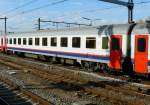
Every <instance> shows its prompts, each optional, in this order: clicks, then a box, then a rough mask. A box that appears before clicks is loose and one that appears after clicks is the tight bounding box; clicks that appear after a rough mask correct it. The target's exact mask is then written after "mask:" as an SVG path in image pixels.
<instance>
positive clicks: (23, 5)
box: [3, 0, 39, 15]
mask: <svg viewBox="0 0 150 105" xmlns="http://www.w3.org/2000/svg"><path fill="white" fill-rule="evenodd" d="M37 1H39V0H30V1H29V2H26V3H24V4H22V5H19V6H17V7H15V8H12V9H10V10H8V11H6V12H5V13H3V14H5V15H6V14H9V13H12V12H14V11H16V10H18V9H20V8H24V7H26V6H28V5H30V4H33V3H35V2H37Z"/></svg>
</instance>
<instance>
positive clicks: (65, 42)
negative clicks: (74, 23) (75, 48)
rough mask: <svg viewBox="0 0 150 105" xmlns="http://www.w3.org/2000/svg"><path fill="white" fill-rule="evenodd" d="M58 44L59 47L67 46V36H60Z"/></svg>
mask: <svg viewBox="0 0 150 105" xmlns="http://www.w3.org/2000/svg"><path fill="white" fill-rule="evenodd" d="M60 46H61V47H67V46H68V38H67V37H62V38H61V43H60Z"/></svg>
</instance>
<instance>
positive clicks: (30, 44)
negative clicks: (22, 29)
mask: <svg viewBox="0 0 150 105" xmlns="http://www.w3.org/2000/svg"><path fill="white" fill-rule="evenodd" d="M30 39H31V40H30ZM30 41H31V43H30ZM28 45H29V46H32V45H33V38H28Z"/></svg>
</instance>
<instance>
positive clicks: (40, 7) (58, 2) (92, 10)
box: [11, 0, 150, 18]
mask: <svg viewBox="0 0 150 105" xmlns="http://www.w3.org/2000/svg"><path fill="white" fill-rule="evenodd" d="M65 1H68V0H60V1H57V2H53V3H49V4H46V5H42V6H39V7H35V8H32V9H28V10H25V11H22V12H20V13H18V14H16V15H14V16H12V17H11V18H14V17H16V16H19V15H24V14H27V13H31V12H33V11H36V10H39V9H42V8H46V7H49V6H51V5H57V4H60V3H63V2H65ZM148 3H150V1H141V2H136V3H135V5H140V4H148ZM119 7H121V6H113V7H106V8H102V9H95V10H94V9H91V10H85V11H81V13H84V12H86V13H88V12H89V13H91V12H92V13H93V12H100V11H104V10H111V9H114V8H119ZM64 16H68V14H67V15H61V16H59V17H64ZM59 17H56V18H59Z"/></svg>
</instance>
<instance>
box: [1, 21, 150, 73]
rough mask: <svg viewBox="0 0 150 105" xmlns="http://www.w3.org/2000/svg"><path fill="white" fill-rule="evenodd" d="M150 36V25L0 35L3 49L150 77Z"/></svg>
mask: <svg viewBox="0 0 150 105" xmlns="http://www.w3.org/2000/svg"><path fill="white" fill-rule="evenodd" d="M149 34H150V24H149V23H145V24H135V23H133V24H114V25H103V26H98V27H80V28H66V29H58V30H55V29H53V30H41V31H36V32H22V33H13V34H8V35H5V36H0V50H1V51H2V52H7V53H17V54H21V55H24V54H25V53H30V54H36V55H38V56H44V57H45V58H53V59H54V58H55V59H57V60H62V59H63V60H65V59H71V60H73V61H74V62H76V63H79V64H80V65H82V66H83V67H85V68H87V69H90V70H96V69H102V68H103V69H108V70H109V71H112V70H113V71H118V72H122V71H123V72H127V73H137V74H143V75H148V74H149V73H150V41H149V38H150V36H149Z"/></svg>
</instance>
